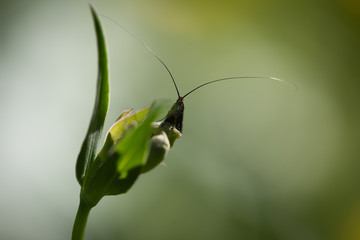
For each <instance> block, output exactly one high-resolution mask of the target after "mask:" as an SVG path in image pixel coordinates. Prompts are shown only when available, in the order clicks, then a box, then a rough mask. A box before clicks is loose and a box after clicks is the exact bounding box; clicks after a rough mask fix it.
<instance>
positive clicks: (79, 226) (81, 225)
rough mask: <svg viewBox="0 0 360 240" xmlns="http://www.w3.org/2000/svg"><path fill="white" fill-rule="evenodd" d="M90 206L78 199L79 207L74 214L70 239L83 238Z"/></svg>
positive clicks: (81, 239)
mask: <svg viewBox="0 0 360 240" xmlns="http://www.w3.org/2000/svg"><path fill="white" fill-rule="evenodd" d="M90 210H91V207H89V206H88V205H87V204H86V203H85V202H84V201H82V200H81V199H80V204H79V208H78V211H77V214H76V218H75V222H74V227H73V232H72V238H71V239H72V240H83V239H84V233H85V227H86V223H87V219H88V216H89V213H90Z"/></svg>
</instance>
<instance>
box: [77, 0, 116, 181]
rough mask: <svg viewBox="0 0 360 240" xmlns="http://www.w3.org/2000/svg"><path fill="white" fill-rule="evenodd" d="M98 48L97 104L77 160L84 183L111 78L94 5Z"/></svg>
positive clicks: (92, 155) (99, 132)
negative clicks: (109, 77)
mask: <svg viewBox="0 0 360 240" xmlns="http://www.w3.org/2000/svg"><path fill="white" fill-rule="evenodd" d="M90 7H91V13H92V16H93V19H94V24H95V32H96V37H97V48H98V78H97V86H96V97H95V106H94V109H93V113H92V117H91V120H90V125H89V128H88V131H87V134H86V136H85V139H84V142H83V144H82V146H81V150H80V153H79V156H78V159H77V162H76V178H77V180H78V182H79V183H80V185H82V183H83V180H84V176H85V173H86V171H87V169H88V168H89V165H90V164H91V163H92V162H93V161H94V159H95V155H96V149H97V145H98V141H99V138H100V136H101V131H102V128H103V126H104V122H105V118H106V114H107V111H108V108H109V79H108V64H107V54H106V46H105V39H104V35H103V31H102V28H101V24H100V21H99V18H98V16H97V14H96V12H95V10H94V8H93V7H92V6H90Z"/></svg>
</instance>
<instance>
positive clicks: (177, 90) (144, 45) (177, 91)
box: [100, 14, 180, 98]
mask: <svg viewBox="0 0 360 240" xmlns="http://www.w3.org/2000/svg"><path fill="white" fill-rule="evenodd" d="M100 16H102V17H103V18H106V19H108V20H110V21H112V22H113V23H115V24H116V25H118V26H119V27H121V28H122V29H123V30H124V31H125V32H127V33H128V34H130V35H131V36H132V37H133V38H135V39H136V40H137V41H138V42H139V43H140V44H141V45H143V47H145V48H146V49H147V50H149V52H150V53H151V55H153V56H154V57H155V58H156V59H157V60H159V62H160V63H161V64H162V65H163V66H164V67H165V69H166V71H167V72H168V73H169V75H170V77H171V80H172V81H173V83H174V86H175V89H176V93H177V95H178V97H179V98H180V93H179V89H178V87H177V85H176V82H175V79H174V77H173V75H172V73H171V72H170V69H169V68H168V67H167V66H166V64H165V63H164V62H163V61H162V60H161V59H160V58H159V57H158V56H157V55H156V54H155V53H154V51H153V50H151V48H149V47H148V46H147V45H146V44H145V43H144V42H143V41H142V40H141V39H140V38H138V37H137V36H136V35H135V34H133V33H131V32H130V31H128V30H127V29H126V28H125V27H123V26H122V25H121V24H120V23H118V22H116V21H115V20H114V19H112V18H110V17H108V16H105V15H101V14H100Z"/></svg>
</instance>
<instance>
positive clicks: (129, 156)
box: [115, 105, 163, 179]
mask: <svg viewBox="0 0 360 240" xmlns="http://www.w3.org/2000/svg"><path fill="white" fill-rule="evenodd" d="M162 107H163V106H161V105H156V106H153V107H152V108H151V110H150V112H149V113H148V115H147V117H146V118H145V119H144V121H143V122H142V123H141V124H140V125H139V126H138V127H136V128H135V129H134V130H132V131H131V132H129V133H128V134H127V135H125V136H124V138H123V139H122V140H121V141H120V142H119V143H118V144H117V145H116V150H115V152H116V153H117V154H118V155H119V156H121V157H120V158H119V161H118V165H117V171H118V173H119V174H120V179H124V178H126V177H127V176H128V173H129V172H130V171H131V170H132V169H136V168H138V167H143V166H144V165H145V164H146V160H147V157H148V154H149V142H150V138H151V135H152V132H153V127H152V125H151V124H152V122H154V121H155V119H156V118H157V116H158V115H159V112H160V111H161V108H162Z"/></svg>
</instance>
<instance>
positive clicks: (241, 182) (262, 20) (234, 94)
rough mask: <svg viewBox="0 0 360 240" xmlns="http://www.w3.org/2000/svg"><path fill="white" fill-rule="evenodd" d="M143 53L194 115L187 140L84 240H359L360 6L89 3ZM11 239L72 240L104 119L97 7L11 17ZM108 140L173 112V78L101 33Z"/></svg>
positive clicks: (2, 99) (93, 218)
mask: <svg viewBox="0 0 360 240" xmlns="http://www.w3.org/2000/svg"><path fill="white" fill-rule="evenodd" d="M91 2H92V4H94V6H95V8H96V9H97V11H98V12H99V13H101V14H103V15H106V16H108V17H111V18H113V19H115V20H116V21H118V22H119V23H121V24H122V25H123V26H125V27H126V28H127V29H129V30H130V31H131V32H133V33H134V34H135V35H137V36H138V37H139V38H140V39H142V40H143V41H145V42H146V43H147V44H148V45H149V46H150V47H151V48H152V49H153V50H154V51H155V52H156V53H157V54H158V55H159V56H160V57H161V58H162V59H163V60H164V61H165V62H166V63H167V64H168V66H169V68H170V69H171V70H172V72H173V74H174V76H175V79H176V80H177V84H178V86H179V88H180V92H181V93H183V94H184V93H185V92H187V91H189V90H191V89H192V88H193V87H195V86H197V85H198V84H200V83H202V82H204V81H207V80H213V79H216V78H220V77H227V76H239V75H245V76H257V75H260V76H261V75H265V76H274V77H279V78H282V79H285V80H287V81H290V82H292V83H294V84H296V85H297V87H298V91H294V90H293V89H291V87H288V86H286V85H284V84H281V83H278V82H272V81H269V80H254V79H249V80H241V81H229V82H224V83H219V84H214V85H210V86H208V87H206V88H203V89H201V90H199V91H197V92H196V93H194V94H193V95H190V96H189V97H187V99H186V101H185V105H186V111H185V119H184V127H183V128H184V131H183V137H182V138H181V139H179V140H178V141H177V142H176V144H175V147H174V148H173V149H172V151H171V152H170V153H169V155H168V157H167V159H166V167H165V166H159V167H158V168H156V169H155V170H153V171H151V172H150V173H148V174H145V175H143V176H142V177H141V178H140V179H139V180H138V181H137V183H136V184H135V186H134V187H133V189H131V191H130V192H129V193H128V194H126V195H122V196H117V197H106V198H104V199H103V200H102V201H101V202H100V203H99V205H98V206H97V207H96V208H94V209H93V211H92V212H91V214H90V218H89V222H88V226H87V229H86V239H88V240H91V239H123V240H126V239H131V240H133V239H157V240H161V239H175V240H176V239H247V240H252V239H261V240H262V239H281V240H282V239H283V240H288V239H292V240H294V239H295V240H296V239H299V240H300V239H301V240H303V239H306V240H308V239H311V240H318V239H319V240H322V239H324V240H325V239H326V240H328V239H336V240H355V239H360V189H359V180H360V177H359V176H360V174H358V171H359V169H360V164H359V160H360V153H359V146H358V145H359V140H360V138H359V137H360V127H359V122H360V112H359V103H360V101H359V100H360V95H359V90H360V81H359V80H360V79H359V76H360V71H359V70H360V44H359V43H360V3H359V2H358V1H355V0H328V1H324V0H311V1H310V0H305V1H285V0H271V1H265V0H251V1H249V0H247V1H231V0H224V1H195V0H191V1H188V0H187V1H184V0H182V1H180V0H177V1H165V0H154V1H145V0H138V1H130V0H123V1H110V0H105V1H104V0H103V1H100V0H96V1H91ZM0 4H1V5H0V13H1V14H0V18H1V21H0V32H1V37H0V109H1V110H0V111H1V120H0V121H1V122H0V123H1V124H0V132H1V134H0V147H1V151H0V188H1V190H2V193H1V198H0V213H1V214H0V215H1V217H0V239H59V240H61V239H69V238H70V236H71V229H72V224H73V221H74V217H75V214H76V210H77V205H78V200H79V199H78V194H79V186H78V183H77V182H76V179H75V170H74V167H75V161H76V157H77V154H78V152H79V149H80V146H81V143H82V140H83V138H84V136H85V133H86V130H87V126H88V123H89V119H90V115H91V111H92V108H93V102H94V95H95V81H96V74H97V69H96V67H97V62H96V61H97V60H96V57H97V53H96V45H95V34H94V30H93V22H92V19H91V15H90V11H89V8H88V2H87V1H82V0H81V1H70V0H67V1H45V0H34V1H25V0H23V1H21V0H15V1H10V0H8V1H4V0H2V1H1V2H0ZM101 21H102V23H103V26H104V29H105V32H106V37H107V43H108V51H109V57H110V74H111V87H112V89H111V104H110V112H109V116H108V118H107V122H106V129H107V128H108V127H110V126H111V124H112V123H113V122H114V120H115V119H116V117H117V116H118V115H119V114H120V113H121V112H122V111H123V110H125V109H129V108H131V107H134V108H141V107H144V106H147V105H149V104H150V103H151V102H152V101H153V100H154V99H171V100H172V101H175V99H176V92H175V90H174V88H173V86H172V83H171V81H170V78H169V76H168V75H167V73H166V71H165V70H164V68H163V67H162V66H161V65H160V64H159V63H158V62H157V61H156V59H154V58H153V57H152V56H151V55H150V54H149V53H148V52H147V51H146V50H145V49H144V48H143V47H142V46H141V45H140V44H139V43H138V42H137V41H135V40H134V39H133V38H132V37H130V36H129V35H128V34H127V33H125V32H124V31H123V30H121V28H119V27H118V26H116V25H115V24H113V23H112V22H111V21H109V20H107V19H105V18H102V19H101Z"/></svg>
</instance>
